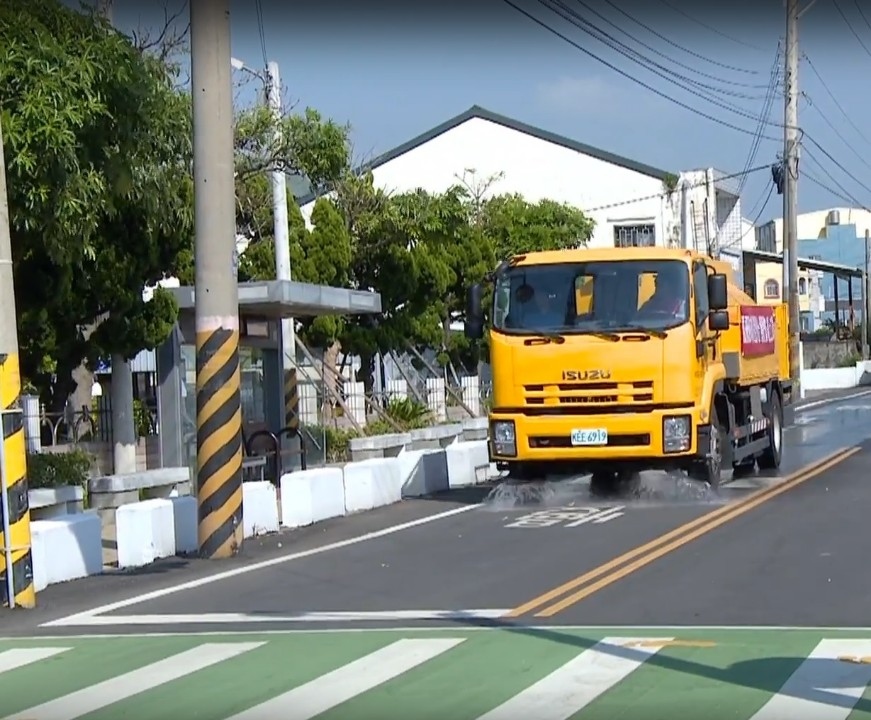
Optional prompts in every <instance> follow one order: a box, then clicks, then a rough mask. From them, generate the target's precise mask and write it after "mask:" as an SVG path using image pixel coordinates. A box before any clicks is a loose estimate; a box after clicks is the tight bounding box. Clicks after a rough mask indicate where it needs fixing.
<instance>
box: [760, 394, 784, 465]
mask: <svg viewBox="0 0 871 720" xmlns="http://www.w3.org/2000/svg"><path fill="white" fill-rule="evenodd" d="M765 417H766V418H767V419H768V447H767V448H765V450H763V451H762V454H761V455H760V456H759V460H758V463H759V469H760V470H777V469H778V468H779V467H780V461H781V460H782V459H783V407H782V405H781V404H780V395H778V394H777V393H776V392H772V393H771V400H770V402H769V403H768V410H767V412H766V413H765Z"/></svg>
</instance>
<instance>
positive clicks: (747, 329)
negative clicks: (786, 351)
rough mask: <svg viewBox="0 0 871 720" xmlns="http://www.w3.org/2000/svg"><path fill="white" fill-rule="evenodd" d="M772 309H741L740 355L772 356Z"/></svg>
mask: <svg viewBox="0 0 871 720" xmlns="http://www.w3.org/2000/svg"><path fill="white" fill-rule="evenodd" d="M774 333H775V323H774V308H773V307H757V306H746V307H742V308H741V354H742V355H743V356H744V357H759V356H761V355H773V354H774Z"/></svg>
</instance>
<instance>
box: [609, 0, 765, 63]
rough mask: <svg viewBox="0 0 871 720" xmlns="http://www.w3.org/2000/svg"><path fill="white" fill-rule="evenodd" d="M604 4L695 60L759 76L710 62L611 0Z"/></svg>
mask: <svg viewBox="0 0 871 720" xmlns="http://www.w3.org/2000/svg"><path fill="white" fill-rule="evenodd" d="M605 2H606V3H608V5H610V6H611V7H612V8H614V9H615V10H616V11H617V12H619V13H620V14H622V15H624V16H625V17H626V18H628V19H629V20H631V21H632V22H634V23H635V24H636V25H640V26H641V27H642V28H644V29H645V30H647V32H649V33H650V34H651V35H654V36H655V37H658V38H659V39H660V40H662V41H663V42H665V43H668V44H669V45H671V46H672V47H674V48H677V49H678V50H682V51H683V52H685V53H687V54H688V55H692V56H693V57H694V58H696V59H697V60H703V61H704V62H707V63H711V64H712V65H717V66H718V67H721V68H723V69H725V70H734V71H735V72H740V73H746V74H748V75H758V74H759V71H758V70H749V69H747V68H742V67H736V66H735V65H727V64H725V63H721V62H718V61H717V60H711V59H710V58H709V57H708V56H707V55H703V54H702V53H697V52H695V51H693V50H690V49H689V48H686V47H684V46H683V45H680V44H679V43H676V42H675V41H674V40H672V39H671V38H668V37H666V36H665V35H663V34H661V33H659V32H657V31H656V30H654V29H653V28H652V27H650V25H647V24H646V23H643V22H641V21H640V20H638V19H637V18H635V17H633V16H632V15H630V14H629V13H628V12H626V11H625V10H623V8H621V7H620V6H619V5H617V4H615V3H613V2H611V0H605Z"/></svg>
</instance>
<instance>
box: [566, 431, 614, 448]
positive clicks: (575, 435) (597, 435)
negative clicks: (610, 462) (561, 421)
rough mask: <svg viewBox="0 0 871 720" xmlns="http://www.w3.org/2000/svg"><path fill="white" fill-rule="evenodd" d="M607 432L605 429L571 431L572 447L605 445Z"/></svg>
mask: <svg viewBox="0 0 871 720" xmlns="http://www.w3.org/2000/svg"><path fill="white" fill-rule="evenodd" d="M607 444H608V431H607V430H606V429H605V428H596V429H594V430H572V445H607Z"/></svg>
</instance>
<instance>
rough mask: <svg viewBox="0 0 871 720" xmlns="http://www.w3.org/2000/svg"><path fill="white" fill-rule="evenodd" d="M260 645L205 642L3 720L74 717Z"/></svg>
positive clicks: (71, 718) (61, 719)
mask: <svg viewBox="0 0 871 720" xmlns="http://www.w3.org/2000/svg"><path fill="white" fill-rule="evenodd" d="M264 644H265V643H263V642H246V643H205V644H203V645H200V646H199V647H195V648H191V649H190V650H185V651H184V652H180V653H178V654H177V655H173V656H171V657H168V658H165V659H163V660H159V661H157V662H155V663H151V664H150V665H146V666H145V667H141V668H138V669H137V670H132V671H131V672H128V673H124V674H123V675H118V676H117V677H113V678H110V679H109V680H105V681H103V682H101V683H97V684H96V685H91V686H89V687H86V688H83V689H81V690H77V691H76V692H73V693H70V694H69V695H64V696H63V697H60V698H56V699H55V700H49V701H48V702H46V703H43V704H42V705H37V706H35V707H32V708H28V709H27V710H22V711H21V712H20V713H16V714H15V715H10V716H8V717H7V718H6V720H13V718H15V719H20V720H74V719H75V718H79V717H82V715H87V714H88V713H92V712H95V711H97V710H101V709H103V708H105V707H108V706H109V705H112V704H113V703H117V702H120V701H122V700H126V699H127V698H130V697H133V696H134V695H138V694H139V693H143V692H145V691H146V690H152V689H154V688H156V687H159V686H160V685H163V684H165V683H168V682H170V681H171V680H176V679H178V678H181V677H184V676H185V675H190V674H192V673H195V672H197V671H198V670H202V669H204V668H207V667H209V666H211V665H216V664H217V663H220V662H224V661H225V660H229V659H231V658H234V657H236V656H237V655H241V654H242V653H246V652H249V651H250V650H253V649H254V648H258V647H260V646H261V645H264Z"/></svg>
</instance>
